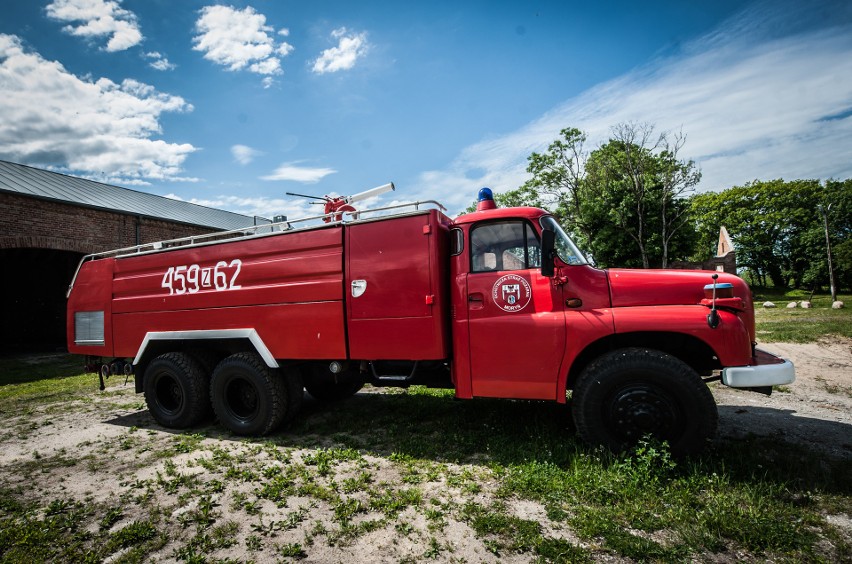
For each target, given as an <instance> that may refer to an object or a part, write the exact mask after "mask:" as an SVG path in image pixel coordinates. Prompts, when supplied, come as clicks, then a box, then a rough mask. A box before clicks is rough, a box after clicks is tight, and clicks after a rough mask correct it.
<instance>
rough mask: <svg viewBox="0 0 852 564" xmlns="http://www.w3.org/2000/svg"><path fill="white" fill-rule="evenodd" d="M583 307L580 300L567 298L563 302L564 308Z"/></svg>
mask: <svg viewBox="0 0 852 564" xmlns="http://www.w3.org/2000/svg"><path fill="white" fill-rule="evenodd" d="M582 305H583V300H581V299H580V298H568V299H567V300H565V307H570V308H575V307H580V306H582Z"/></svg>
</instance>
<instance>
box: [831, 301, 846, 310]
mask: <svg viewBox="0 0 852 564" xmlns="http://www.w3.org/2000/svg"><path fill="white" fill-rule="evenodd" d="M844 307H846V305H845V304H844V303H843V302H841V301H840V300H837V301H836V302H834V303H832V304H831V309H843V308H844Z"/></svg>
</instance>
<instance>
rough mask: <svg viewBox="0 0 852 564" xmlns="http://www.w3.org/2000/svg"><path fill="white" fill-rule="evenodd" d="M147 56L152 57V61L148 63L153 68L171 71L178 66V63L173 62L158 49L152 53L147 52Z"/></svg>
mask: <svg viewBox="0 0 852 564" xmlns="http://www.w3.org/2000/svg"><path fill="white" fill-rule="evenodd" d="M145 58H146V59H150V60H151V62H150V63H148V66H150V67H151V68H152V69H156V70H160V71H169V70H174V69H176V68H177V65H175V64H172V63H170V62H169V60H168V59H167V58H166V56H165V55H163V54H162V53H158V52H157V51H152V52H150V53H145Z"/></svg>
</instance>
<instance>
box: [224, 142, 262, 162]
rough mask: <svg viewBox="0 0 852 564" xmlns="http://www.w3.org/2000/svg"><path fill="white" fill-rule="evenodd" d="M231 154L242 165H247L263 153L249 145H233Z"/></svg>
mask: <svg viewBox="0 0 852 564" xmlns="http://www.w3.org/2000/svg"><path fill="white" fill-rule="evenodd" d="M231 154H232V155H233V156H234V160H235V161H237V162H238V163H240V164H241V165H247V164H249V163H250V162H252V161H253V160H254V158H255V157H257V156H260V155H262V154H263V153H262V152H260V151H258V150H257V149H252V148H251V147H249V146H247V145H233V146H232V147H231Z"/></svg>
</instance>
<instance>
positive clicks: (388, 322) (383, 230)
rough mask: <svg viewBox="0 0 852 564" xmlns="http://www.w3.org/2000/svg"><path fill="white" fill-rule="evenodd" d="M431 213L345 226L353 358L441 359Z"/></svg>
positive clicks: (351, 351)
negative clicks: (435, 321)
mask: <svg viewBox="0 0 852 564" xmlns="http://www.w3.org/2000/svg"><path fill="white" fill-rule="evenodd" d="M430 217H431V216H430V215H429V214H428V213H426V214H418V215H412V216H405V217H399V218H393V219H388V220H380V221H372V222H365V223H357V224H354V225H350V226H348V227H347V250H346V260H347V276H346V285H347V287H346V293H347V294H346V301H347V313H348V317H349V346H350V351H349V356H350V357H351V358H355V359H366V360H375V359H401V360H418V359H426V358H441V356H436V355H441V354H442V353H443V346H441V343H442V342H443V339H442V336H441V335H440V330H439V329H438V328H437V327H436V324H435V323H434V320H433V311H432V308H433V307H434V306H435V304H434V300H435V292H436V290H437V289H436V288H433V282H432V278H433V277H432V275H431V273H432V269H433V268H434V267H435V265H432V264H431V260H432V258H431V253H430V245H432V244H434V242H433V239H434V238H435V237H436V234H435V233H433V232H432V231H433V229H432V227H431V226H430Z"/></svg>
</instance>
